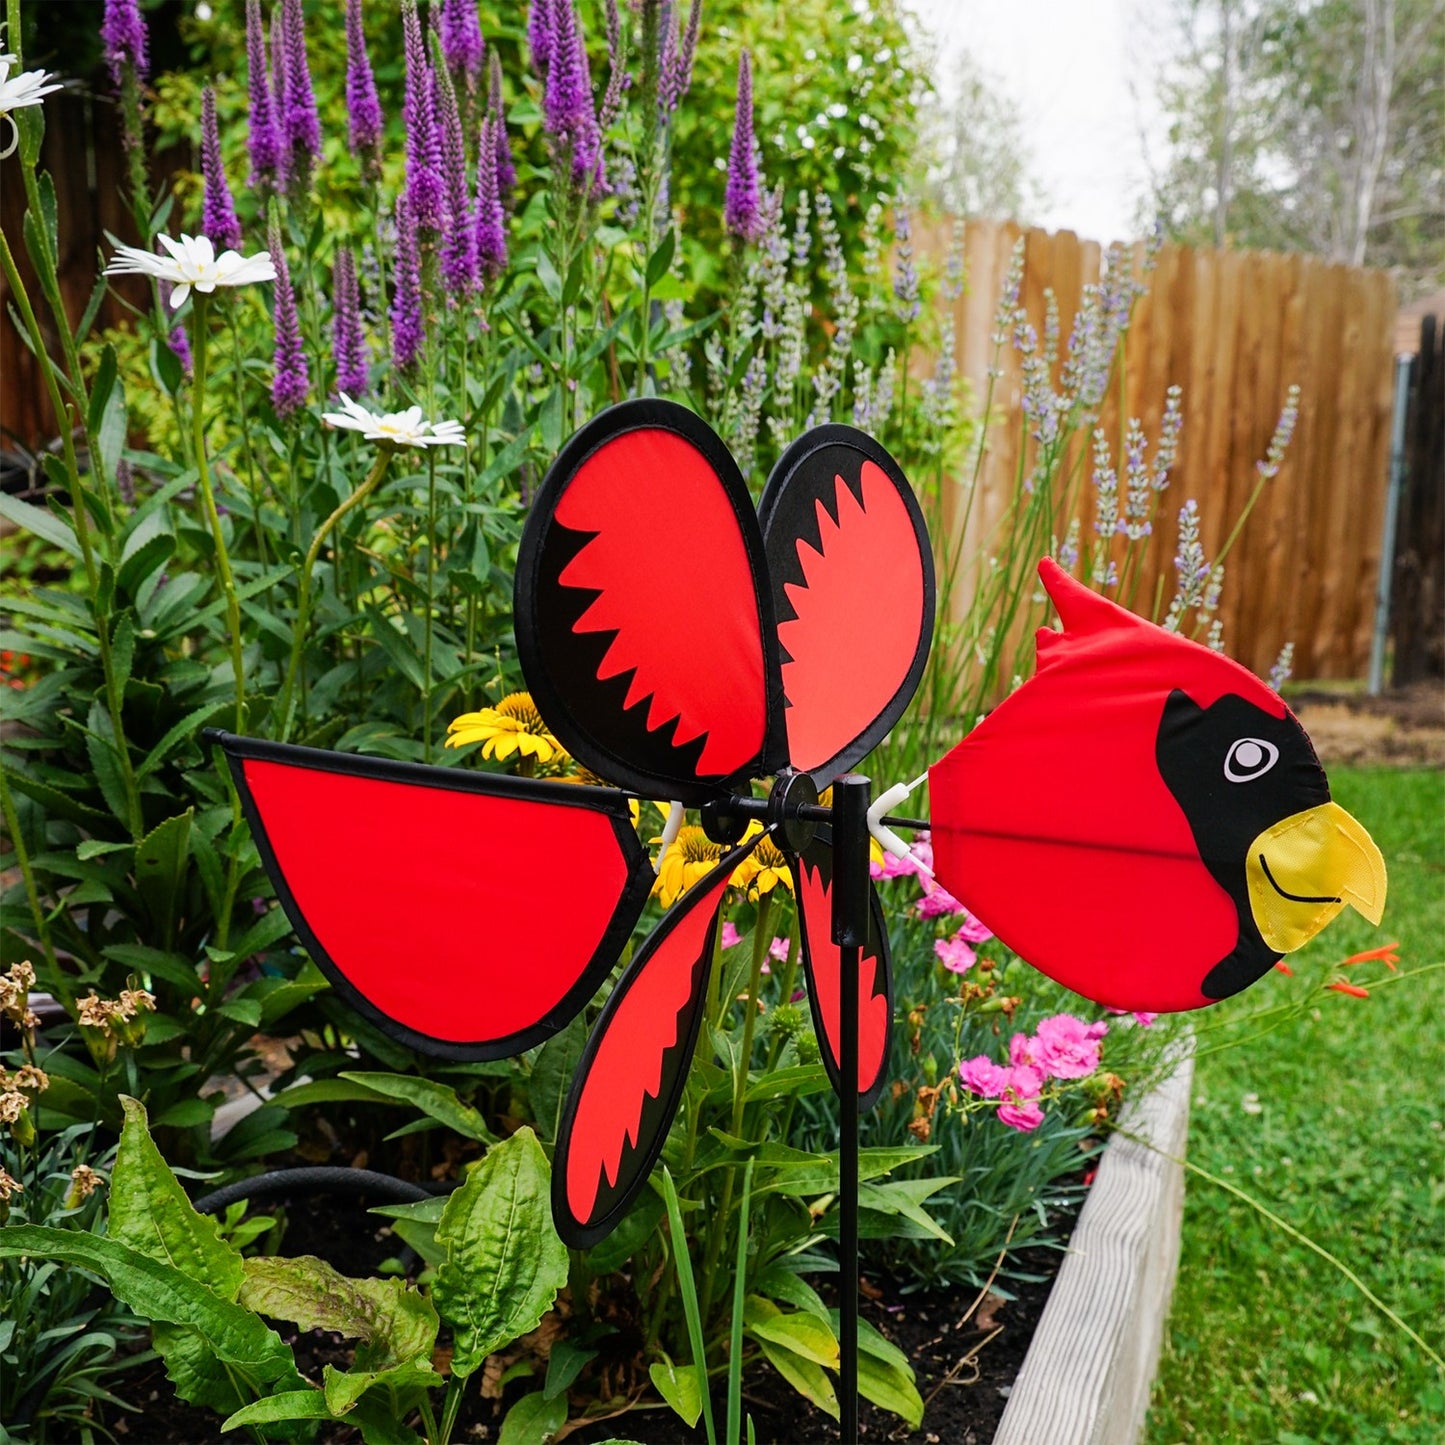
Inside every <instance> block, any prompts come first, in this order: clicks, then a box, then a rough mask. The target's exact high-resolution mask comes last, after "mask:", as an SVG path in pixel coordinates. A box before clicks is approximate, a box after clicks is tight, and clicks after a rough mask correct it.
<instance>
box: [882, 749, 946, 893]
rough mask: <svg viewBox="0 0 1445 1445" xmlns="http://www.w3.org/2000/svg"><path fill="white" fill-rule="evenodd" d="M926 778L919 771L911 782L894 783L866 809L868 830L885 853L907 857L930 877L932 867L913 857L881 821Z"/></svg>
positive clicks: (901, 840)
mask: <svg viewBox="0 0 1445 1445" xmlns="http://www.w3.org/2000/svg"><path fill="white" fill-rule="evenodd" d="M927 780H928V774H927V773H920V774H919V775H918V777H916V778H914V780H913V781H912V782H911V783H894V785H893V786H892V787H891V788H889V789H888V790H887V791H886V792H882V793H880V794H879V795H878V797H877V799H876V800H875V801H874V803H873V806H872V807H871V808H869V809H868V831H869V833H870V834H872V836H873V838H874V840H875V841H876V842H877V843H878V846H879V847H880V848H882V849H883V851H884V852H885V853H891V854H892V855H893V856H894V857H895V858H906V859H908V861H909V862H910V863H912V864H913V866H914V867H915V868H917V869H918V871H919V872H920V873H926V874H927V875H928V876H929V877H930V878H932V877H933V869H932V868H930V867H929V866H928V865H927V864H926V863H924V862H923V861H922V859H920V858H917V857H915V856H914V854H913V851H912V850H911V849H910V848H909V846H908V844H907V843H905V842H904V841H903V839H902V838H900V837H899V836H898V834H897V833H895V832H894V831H893V829H892V828H889V827H887V826H886V825H885V824H884V822H883V817H884V815H885V814H886V813H891V812H892V811H893V809H894V808H896V807H897V806H898V805H899V804H900V803H901V802H903V800H904V799H905V798H907V797H908V795H909V794H910V793H911V792H912V791H913V790H914V789H915V788H917V787H918V786H919V785H920V784H922V783H924V782H926V781H927Z"/></svg>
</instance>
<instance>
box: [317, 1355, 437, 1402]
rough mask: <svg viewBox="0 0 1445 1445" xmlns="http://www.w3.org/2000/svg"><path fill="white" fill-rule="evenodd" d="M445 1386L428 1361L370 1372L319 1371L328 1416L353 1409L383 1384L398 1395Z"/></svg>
mask: <svg viewBox="0 0 1445 1445" xmlns="http://www.w3.org/2000/svg"><path fill="white" fill-rule="evenodd" d="M445 1383H446V1381H444V1380H443V1379H442V1377H441V1376H440V1375H439V1374H437V1372H436V1371H435V1370H434V1369H432V1367H431V1363H430V1361H428V1360H423V1359H421V1358H420V1357H418V1358H417V1359H414V1360H404V1361H402V1362H401V1363H399V1364H395V1365H387V1366H384V1367H383V1368H381V1369H371V1370H363V1369H359V1368H358V1369H350V1370H338V1369H337V1368H336V1367H335V1366H334V1365H327V1366H326V1368H325V1369H324V1370H323V1371H322V1386H321V1388H322V1390H323V1391H324V1393H325V1395H326V1403H327V1405H328V1406H329V1407H330V1409H331V1413H332V1414H333V1415H345V1414H347V1413H348V1412H350V1411H351V1410H353V1409H355V1407H356V1403H357V1401H358V1400H360V1399H361V1397H362V1396H363V1395H364V1394H365V1393H366V1392H367V1391H368V1390H369V1389H371V1387H372V1386H373V1385H384V1386H385V1387H386V1388H387V1389H388V1390H392V1391H395V1392H396V1393H397V1394H398V1395H401V1394H403V1393H404V1392H406V1391H423V1390H435V1389H439V1388H440V1387H441V1386H442V1385H444V1384H445Z"/></svg>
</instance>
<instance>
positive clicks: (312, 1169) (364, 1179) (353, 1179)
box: [194, 1164, 449, 1214]
mask: <svg viewBox="0 0 1445 1445" xmlns="http://www.w3.org/2000/svg"><path fill="white" fill-rule="evenodd" d="M448 1192H449V1190H448V1188H447V1187H446V1186H443V1187H441V1188H433V1189H427V1188H424V1187H423V1186H422V1185H420V1184H413V1183H412V1182H411V1181H410V1180H407V1179H398V1178H397V1177H396V1176H395V1175H394V1174H378V1173H377V1172H376V1171H375V1170H374V1169H348V1168H345V1167H343V1166H339V1165H335V1164H313V1165H308V1166H306V1167H304V1168H301V1169H273V1170H271V1171H270V1172H269V1173H266V1174H253V1175H252V1176H251V1177H250V1178H249V1179H238V1180H237V1181H236V1182H235V1183H234V1184H225V1185H222V1186H221V1188H219V1189H213V1190H212V1191H211V1192H210V1193H209V1194H203V1195H201V1197H200V1198H199V1199H197V1200H196V1201H195V1205H194V1207H195V1209H196V1211H197V1212H198V1213H200V1214H219V1213H220V1212H221V1211H222V1210H223V1209H225V1208H226V1207H227V1206H228V1205H231V1204H234V1203H235V1202H236V1201H237V1200H238V1199H274V1198H285V1197H288V1196H290V1195H295V1194H340V1195H344V1196H348V1197H356V1196H361V1195H369V1196H371V1197H372V1198H378V1199H381V1200H383V1201H384V1202H385V1203H387V1204H417V1203H419V1202H420V1201H421V1200H423V1199H434V1198H436V1196H437V1195H438V1194H445V1193H448Z"/></svg>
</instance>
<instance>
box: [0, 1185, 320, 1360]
mask: <svg viewBox="0 0 1445 1445" xmlns="http://www.w3.org/2000/svg"><path fill="white" fill-rule="evenodd" d="M117 1167H118V1166H117ZM112 1193H114V1176H112ZM112 1209H114V1201H113V1200H112ZM21 1255H34V1256H36V1257H38V1258H41V1259H53V1260H56V1261H58V1262H59V1263H61V1264H73V1265H76V1266H78V1267H79V1268H81V1269H88V1270H90V1271H91V1272H92V1273H93V1274H98V1275H100V1276H101V1278H102V1279H104V1280H105V1282H106V1283H107V1284H108V1285H109V1286H110V1290H111V1293H112V1294H113V1295H115V1297H116V1298H117V1299H118V1300H119V1301H120V1302H121V1303H122V1304H124V1305H129V1306H130V1308H131V1309H133V1310H134V1311H135V1312H136V1313H137V1314H138V1315H141V1316H142V1317H143V1318H146V1319H149V1320H152V1321H156V1320H159V1321H162V1322H164V1323H166V1324H176V1325H191V1326H194V1327H195V1328H196V1329H197V1330H199V1331H200V1332H201V1334H202V1335H203V1336H204V1337H205V1340H206V1342H207V1344H209V1346H210V1347H211V1349H212V1350H214V1351H215V1353H216V1355H217V1356H218V1357H219V1358H220V1359H222V1360H224V1361H225V1362H226V1363H227V1364H228V1365H231V1366H233V1367H234V1368H235V1369H237V1370H240V1371H241V1372H242V1373H244V1374H245V1375H248V1376H249V1377H251V1379H252V1380H254V1381H258V1382H260V1383H262V1384H267V1383H270V1382H271V1381H273V1380H278V1379H281V1378H283V1377H284V1376H288V1375H292V1376H294V1374H295V1363H294V1361H293V1360H292V1358H291V1351H290V1350H289V1349H287V1347H286V1346H285V1344H283V1343H282V1341H281V1339H280V1337H279V1336H277V1335H276V1334H275V1333H274V1332H273V1331H271V1330H269V1329H267V1328H266V1326H265V1325H264V1324H263V1323H262V1322H261V1321H260V1320H259V1319H258V1318H257V1317H256V1316H255V1315H254V1314H252V1313H251V1312H250V1311H249V1310H247V1309H244V1308H242V1306H240V1305H238V1304H233V1303H231V1301H229V1300H225V1299H222V1298H221V1296H220V1295H218V1294H216V1293H215V1292H214V1291H212V1290H209V1289H207V1288H206V1286H205V1285H203V1284H201V1283H199V1282H198V1281H197V1280H195V1279H192V1278H191V1276H190V1275H188V1274H184V1273H182V1271H181V1270H179V1269H176V1268H173V1267H172V1266H171V1265H169V1264H162V1263H161V1262H160V1261H159V1260H156V1259H152V1258H151V1257H150V1256H149V1255H145V1254H141V1253H140V1252H139V1251H138V1250H134V1249H131V1248H129V1247H128V1246H126V1245H124V1244H121V1243H120V1242H119V1241H118V1240H116V1239H111V1238H101V1237H100V1236H97V1235H93V1234H82V1233H80V1231H79V1230H75V1229H50V1228H46V1227H44V1226H42V1225H37V1224H22V1225H14V1226H11V1227H9V1228H6V1229H0V1259H14V1258H18V1257H19V1256H21Z"/></svg>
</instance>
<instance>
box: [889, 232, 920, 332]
mask: <svg viewBox="0 0 1445 1445" xmlns="http://www.w3.org/2000/svg"><path fill="white" fill-rule="evenodd" d="M893 295H894V296H895V297H896V298H897V300H898V319H899V320H900V321H901V322H903V324H904V325H905V326H908V325H911V324H912V323H913V322H915V321H917V320H918V312H919V301H918V268H917V267H916V266H915V265H914V264H913V218H912V217H911V216H910V215H909V213H908V207H907V206H906V205H903V204H901V203H900V205H899V206H898V209H897V211H896V212H895V213H894V216H893Z"/></svg>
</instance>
